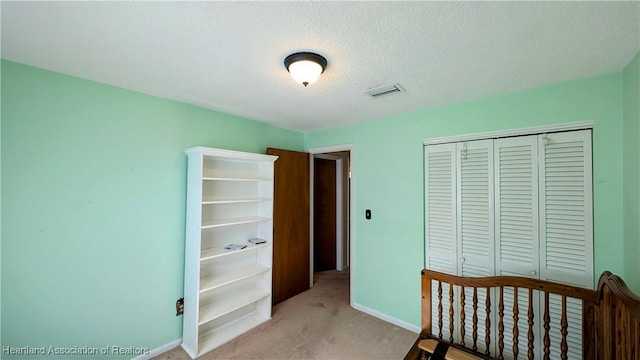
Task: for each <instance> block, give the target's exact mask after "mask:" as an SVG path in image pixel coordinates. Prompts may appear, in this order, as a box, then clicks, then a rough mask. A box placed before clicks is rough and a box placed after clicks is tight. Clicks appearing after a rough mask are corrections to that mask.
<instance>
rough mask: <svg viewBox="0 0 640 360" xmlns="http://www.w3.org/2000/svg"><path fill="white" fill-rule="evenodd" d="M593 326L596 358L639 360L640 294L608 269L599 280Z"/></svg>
mask: <svg viewBox="0 0 640 360" xmlns="http://www.w3.org/2000/svg"><path fill="white" fill-rule="evenodd" d="M594 328H595V332H596V334H595V337H596V354H597V357H596V358H597V359H607V360H608V359H634V360H640V297H638V296H637V295H635V294H633V293H632V292H631V290H629V288H628V287H627V285H626V284H625V283H624V281H623V280H622V279H621V278H620V277H618V276H617V275H614V274H612V273H610V272H608V271H605V272H604V273H602V275H601V276H600V281H599V282H598V304H597V305H596V307H595V309H594Z"/></svg>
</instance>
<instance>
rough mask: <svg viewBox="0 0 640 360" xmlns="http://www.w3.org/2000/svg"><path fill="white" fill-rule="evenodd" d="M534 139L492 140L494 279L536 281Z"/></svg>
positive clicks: (536, 233) (536, 165)
mask: <svg viewBox="0 0 640 360" xmlns="http://www.w3.org/2000/svg"><path fill="white" fill-rule="evenodd" d="M537 147H538V141H537V137H536V136H535V135H534V136H520V137H514V138H504V139H496V140H495V142H494V155H495V166H494V169H495V192H496V197H495V201H496V204H495V207H496V215H495V251H496V273H497V275H519V276H529V277H534V278H537V277H538V271H539V270H538V267H539V258H538V246H539V241H538V163H537V157H538V154H537V151H538V150H537Z"/></svg>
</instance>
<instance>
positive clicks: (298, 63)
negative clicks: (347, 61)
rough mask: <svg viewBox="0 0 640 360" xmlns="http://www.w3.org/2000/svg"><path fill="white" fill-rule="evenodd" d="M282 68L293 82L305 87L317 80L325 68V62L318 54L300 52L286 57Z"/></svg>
mask: <svg viewBox="0 0 640 360" xmlns="http://www.w3.org/2000/svg"><path fill="white" fill-rule="evenodd" d="M284 66H285V67H286V68H287V71H289V73H290V74H291V77H292V78H293V79H294V80H295V81H297V82H299V83H301V84H302V85H304V86H307V85H309V84H312V83H314V82H315V81H316V80H318V78H319V77H320V74H322V73H323V72H324V69H325V68H326V67H327V60H326V59H325V58H324V57H322V56H321V55H318V54H314V53H309V52H300V53H295V54H291V55H289V56H287V58H286V59H284Z"/></svg>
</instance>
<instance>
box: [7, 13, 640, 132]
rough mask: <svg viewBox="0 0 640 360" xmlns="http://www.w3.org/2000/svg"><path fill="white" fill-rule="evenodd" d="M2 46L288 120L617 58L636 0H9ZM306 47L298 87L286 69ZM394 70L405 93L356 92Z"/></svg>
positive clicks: (122, 82) (376, 112)
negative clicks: (309, 57)
mask: <svg viewBox="0 0 640 360" xmlns="http://www.w3.org/2000/svg"><path fill="white" fill-rule="evenodd" d="M0 10H1V12H2V49H1V50H2V57H3V58H5V59H8V60H12V61H16V62H19V63H24V64H28V65H33V66H37V67H41V68H45V69H50V70H53V71H58V72H61V73H65V74H70V75H74V76H78V77H82V78H86V79H90V80H95V81H99V82H103V83H107V84H112V85H115V86H119V87H123V88H126V89H131V90H135V91H140V92H143V93H148V94H152V95H156V96H160V97H163V98H168V99H174V100H179V101H183V102H186V103H190V104H195V105H199V106H202V107H206V108H210V109H214V110H218V111H222V112H226V113H230V114H235V115H239V116H243V117H247V118H250V119H254V120H258V121H264V122H268V123H271V124H274V125H276V126H281V127H285V128H290V129H296V130H302V131H307V130H315V129H321V128H327V127H334V126H339V125H342V124H348V123H355V122H360V121H366V120H371V119H375V118H380V117H387V116H392V115H396V114H400V113H406V112H411V111H416V110H419V109H424V108H429V107H435V106H442V105H447V104H452V103H457V102H462V101H468V100H474V99H478V98H482V97H487V96H492V95H497V94H502V93H506V92H512V91H516V90H521V89H526V88H531V87H536V86H541V85H546V84H551V83H556V82H561V81H566V80H570V79H576V78H581V77H588V76H593V75H597V74H604V73H609V72H616V71H620V70H622V69H623V68H624V66H625V65H626V64H628V62H629V61H630V60H631V59H632V58H633V56H634V55H635V54H636V52H637V51H638V50H639V49H640V25H639V24H640V2H637V1H634V2H399V1H393V2H392V1H388V2H6V1H2V3H1V9H0ZM299 50H313V51H316V52H318V53H320V54H322V55H324V56H325V57H326V58H327V60H328V61H329V66H328V68H327V70H326V71H325V73H324V74H323V75H322V77H321V78H320V80H318V82H316V83H314V84H312V85H310V86H309V87H308V88H304V87H303V86H302V85H300V84H298V83H295V82H294V81H293V80H292V79H291V78H290V76H289V74H288V73H287V72H286V70H285V69H284V66H283V64H282V61H283V59H284V58H285V57H286V56H287V55H289V54H290V53H292V52H295V51H299ZM394 83H400V84H401V85H402V86H403V87H404V88H405V89H406V92H403V93H400V94H397V95H392V96H386V97H381V98H377V99H372V98H370V97H368V96H367V95H365V94H364V93H365V91H367V90H369V89H371V88H374V87H377V86H382V85H391V84H394Z"/></svg>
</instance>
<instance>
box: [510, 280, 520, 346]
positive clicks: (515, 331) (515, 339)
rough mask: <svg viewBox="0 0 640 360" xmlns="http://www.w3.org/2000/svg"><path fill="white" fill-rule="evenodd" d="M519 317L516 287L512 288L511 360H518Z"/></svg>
mask: <svg viewBox="0 0 640 360" xmlns="http://www.w3.org/2000/svg"><path fill="white" fill-rule="evenodd" d="M519 315H520V309H519V308H518V287H517V286H515V287H514V288H513V347H512V350H513V358H514V359H517V358H518V353H519V352H520V349H519V348H518V340H519V339H518V338H519V337H520V330H519V329H518V320H519Z"/></svg>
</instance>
